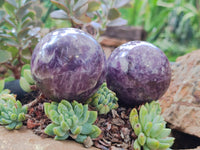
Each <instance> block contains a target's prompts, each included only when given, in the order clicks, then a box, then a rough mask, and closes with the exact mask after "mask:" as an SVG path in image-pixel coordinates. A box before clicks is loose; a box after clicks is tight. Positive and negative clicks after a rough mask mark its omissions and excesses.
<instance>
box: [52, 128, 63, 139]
mask: <svg viewBox="0 0 200 150" xmlns="http://www.w3.org/2000/svg"><path fill="white" fill-rule="evenodd" d="M53 133H54V134H55V135H57V136H59V137H62V136H64V135H65V134H66V133H65V132H64V131H63V130H62V128H61V127H60V126H58V127H54V128H53Z"/></svg>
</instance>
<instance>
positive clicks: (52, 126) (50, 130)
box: [44, 123, 58, 136]
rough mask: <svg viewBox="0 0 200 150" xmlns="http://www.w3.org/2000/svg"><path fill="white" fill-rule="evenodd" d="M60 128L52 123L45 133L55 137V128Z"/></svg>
mask: <svg viewBox="0 0 200 150" xmlns="http://www.w3.org/2000/svg"><path fill="white" fill-rule="evenodd" d="M55 127H58V125H56V124H54V123H51V124H49V125H48V126H47V127H46V128H45V129H44V133H46V134H48V135H50V136H54V135H55V134H54V132H53V128H55Z"/></svg>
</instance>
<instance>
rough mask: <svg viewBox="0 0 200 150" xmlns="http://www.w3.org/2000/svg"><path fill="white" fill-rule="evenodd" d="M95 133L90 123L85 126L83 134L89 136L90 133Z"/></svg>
mask: <svg viewBox="0 0 200 150" xmlns="http://www.w3.org/2000/svg"><path fill="white" fill-rule="evenodd" d="M92 132H94V129H93V126H92V125H91V124H89V123H86V124H84V125H83V127H82V130H81V134H84V135H88V134H90V133H92Z"/></svg>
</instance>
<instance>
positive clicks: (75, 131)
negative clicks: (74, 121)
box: [71, 126, 82, 135]
mask: <svg viewBox="0 0 200 150" xmlns="http://www.w3.org/2000/svg"><path fill="white" fill-rule="evenodd" d="M81 130H82V127H81V126H76V127H74V128H72V129H71V132H72V134H74V135H78V134H80V132H81Z"/></svg>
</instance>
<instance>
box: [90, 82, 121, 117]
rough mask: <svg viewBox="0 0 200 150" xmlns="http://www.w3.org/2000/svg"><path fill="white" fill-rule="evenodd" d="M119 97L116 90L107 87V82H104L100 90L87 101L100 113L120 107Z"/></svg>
mask: <svg viewBox="0 0 200 150" xmlns="http://www.w3.org/2000/svg"><path fill="white" fill-rule="evenodd" d="M117 101H118V98H117V97H116V94H115V92H113V91H111V90H109V89H108V88H107V84H106V83H103V84H102V85H101V87H100V88H99V90H98V91H97V92H96V93H95V94H94V95H93V96H92V97H90V98H89V99H88V100H87V102H86V103H88V104H90V105H92V106H94V107H95V108H96V110H98V112H99V114H107V113H108V112H109V111H110V110H112V109H116V108H118V103H117Z"/></svg>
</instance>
